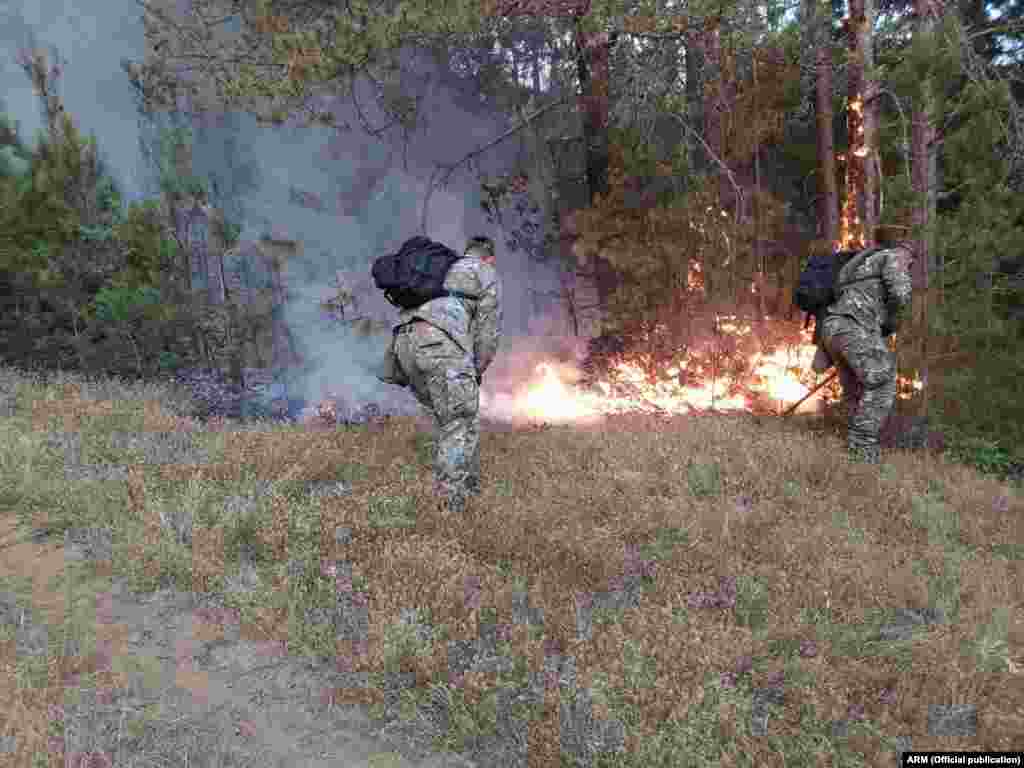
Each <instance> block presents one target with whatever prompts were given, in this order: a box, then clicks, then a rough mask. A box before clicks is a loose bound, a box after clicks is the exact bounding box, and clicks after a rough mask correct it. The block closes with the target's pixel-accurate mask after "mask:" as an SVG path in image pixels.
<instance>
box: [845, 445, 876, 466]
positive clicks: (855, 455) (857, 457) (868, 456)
mask: <svg viewBox="0 0 1024 768" xmlns="http://www.w3.org/2000/svg"><path fill="white" fill-rule="evenodd" d="M849 455H850V461H854V462H857V463H858V464H879V463H881V461H882V452H881V449H880V448H879V447H878V446H877V445H857V446H853V445H851V446H850V448H849Z"/></svg>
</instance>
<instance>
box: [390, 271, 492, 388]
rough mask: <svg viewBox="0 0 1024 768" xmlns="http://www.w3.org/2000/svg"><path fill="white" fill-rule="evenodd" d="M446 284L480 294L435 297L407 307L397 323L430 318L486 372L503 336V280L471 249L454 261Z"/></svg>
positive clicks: (450, 288)
mask: <svg viewBox="0 0 1024 768" xmlns="http://www.w3.org/2000/svg"><path fill="white" fill-rule="evenodd" d="M444 287H445V288H446V289H447V290H449V291H459V292H461V293H465V294H468V295H470V296H478V297H479V298H478V299H462V298H457V297H454V296H447V297H444V298H440V299H433V300H432V301H428V302H427V303H426V304H422V305H420V306H418V307H416V308H415V309H407V310H405V311H403V312H402V313H401V314H400V315H399V316H398V320H397V322H396V323H395V327H397V326H399V325H404V324H405V323H408V322H409V321H410V320H413V319H415V318H419V319H420V320H426V321H427V322H428V323H430V324H431V325H434V326H436V327H438V328H440V329H441V330H442V331H444V332H445V333H447V334H448V335H449V336H451V337H452V339H454V340H455V343H456V344H458V345H459V346H460V347H462V349H463V350H465V351H466V352H469V353H471V354H472V355H473V358H474V360H475V361H476V370H477V373H479V374H481V375H483V373H484V371H486V370H487V368H488V366H490V364H491V362H492V361H493V360H494V355H495V354H496V353H497V351H498V342H499V341H500V340H501V320H502V311H501V281H500V280H499V279H498V273H497V271H496V270H495V269H494V267H492V266H491V265H489V264H485V263H484V262H483V261H481V260H480V259H479V258H478V257H477V256H476V255H475V254H473V253H470V254H469V255H467V256H464V257H463V258H461V259H459V260H458V261H456V262H455V263H454V264H452V266H451V269H449V270H448V275H447V276H446V277H445V280H444Z"/></svg>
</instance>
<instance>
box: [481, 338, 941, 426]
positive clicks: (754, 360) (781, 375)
mask: <svg viewBox="0 0 1024 768" xmlns="http://www.w3.org/2000/svg"><path fill="white" fill-rule="evenodd" d="M720 328H721V330H722V331H723V332H724V333H725V334H727V335H732V336H734V337H742V336H744V335H746V334H749V333H750V330H751V329H750V327H749V325H745V324H743V323H740V322H723V323H721V325H720ZM816 351H817V348H816V346H815V345H814V344H813V343H812V341H811V334H810V332H809V331H802V332H801V338H800V343H798V344H796V345H793V346H789V347H785V348H782V349H777V350H775V351H773V352H771V353H768V354H762V353H758V354H755V355H753V356H751V357H749V358H748V360H747V362H748V364H749V368H748V370H749V371H750V373H749V375H748V376H747V377H746V378H745V380H744V381H743V382H742V386H740V387H736V386H731V384H734V382H730V381H729V380H727V379H726V378H724V377H722V376H717V377H716V376H714V375H711V376H709V375H708V374H709V373H712V372H711V371H708V370H706V369H705V368H704V367H701V366H696V370H695V373H696V376H695V377H694V378H697V377H699V378H700V379H701V383H699V384H693V383H689V382H688V381H687V379H686V377H685V375H681V373H682V372H683V367H681V366H678V365H676V366H670V367H667V368H665V369H664V371H663V372H662V373H660V374H659V375H658V376H656V377H654V380H653V381H652V380H651V377H650V376H649V374H648V372H647V371H646V370H645V368H644V366H643V365H642V364H641V363H640V362H635V361H625V362H620V363H618V364H617V365H615V366H613V367H612V368H611V370H610V371H609V373H608V375H607V376H606V377H605V378H603V379H601V380H599V381H597V382H596V384H595V385H594V386H592V387H589V388H586V389H584V388H581V387H579V386H577V385H576V383H575V382H574V380H573V378H574V377H573V376H572V375H571V374H572V372H571V370H570V369H569V368H568V367H566V366H562V365H559V364H557V363H554V362H545V363H541V364H539V365H537V366H536V367H535V368H534V370H533V375H532V376H531V377H530V379H529V380H528V381H527V382H525V383H524V384H523V385H522V387H521V388H520V389H519V391H518V392H516V393H515V394H512V395H508V394H492V393H489V392H487V391H486V390H485V391H483V392H481V411H482V413H483V414H484V415H486V416H488V417H491V418H494V419H496V420H505V421H528V422H546V423H579V422H587V421H592V420H595V419H600V418H601V417H603V416H606V415H610V414H614V413H627V412H638V411H646V412H655V413H661V414H665V415H683V414H688V413H692V412H694V411H705V410H718V411H751V412H753V411H757V410H760V411H765V410H770V411H774V412H781V411H782V410H784V409H785V408H787V407H789V406H791V405H792V404H794V403H796V402H798V401H799V400H801V399H802V398H803V397H805V396H806V395H808V393H809V392H810V391H811V389H812V388H813V387H814V386H815V385H816V384H817V383H818V382H820V381H821V380H822V378H823V376H819V377H815V376H814V374H813V373H811V362H812V360H813V359H814V355H815V352H816ZM922 387H923V385H922V383H921V381H920V380H919V379H917V378H913V379H908V378H905V377H900V379H899V392H900V394H899V397H901V398H904V399H905V398H909V397H911V396H912V395H913V393H914V392H916V391H920V390H921V389H922ZM737 388H738V389H740V390H741V391H740V392H739V393H736V389H737ZM730 389H732V394H730ZM623 390H628V391H629V392H630V393H631V394H629V395H623V394H621V392H622V391H623ZM834 393H835V390H834V389H832V390H831V391H830V388H828V387H823V388H822V389H820V390H818V391H817V392H815V393H814V394H813V395H812V396H811V397H809V398H807V400H806V401H805V402H804V403H802V404H801V405H800V407H799V409H798V410H799V411H800V412H806V411H811V410H815V409H817V408H819V407H820V406H821V404H822V403H823V402H824V401H825V400H826V399H827V398H829V397H831V396H832V395H833V394H834Z"/></svg>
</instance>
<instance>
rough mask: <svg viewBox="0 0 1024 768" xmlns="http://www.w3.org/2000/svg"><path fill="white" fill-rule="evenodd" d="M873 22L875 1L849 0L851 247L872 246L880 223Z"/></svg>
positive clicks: (844, 222) (845, 231) (845, 232)
mask: <svg viewBox="0 0 1024 768" xmlns="http://www.w3.org/2000/svg"><path fill="white" fill-rule="evenodd" d="M873 23H874V6H873V4H872V0H850V16H849V18H848V19H847V20H846V29H847V39H848V44H849V47H850V65H849V76H848V77H849V96H848V101H847V112H846V121H847V122H846V124H847V134H848V136H849V142H848V144H849V147H848V149H847V152H846V201H845V204H844V206H843V215H842V219H841V222H840V227H841V240H842V241H843V244H844V245H845V246H846V247H851V248H862V247H865V246H867V245H870V243H871V242H873V238H874V227H875V225H876V224H877V222H878V210H877V198H878V166H877V161H876V159H875V155H876V151H877V150H876V146H875V145H876V144H877V120H876V119H875V118H874V115H875V113H876V112H875V110H876V106H875V105H876V103H877V100H874V99H873V98H872V97H873V96H874V95H875V93H876V92H877V90H878V87H877V84H876V83H874V82H873V81H869V79H868V78H867V76H866V72H867V68H869V67H870V66H871V61H872V55H871V29H872V25H873Z"/></svg>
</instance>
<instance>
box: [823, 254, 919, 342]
mask: <svg viewBox="0 0 1024 768" xmlns="http://www.w3.org/2000/svg"><path fill="white" fill-rule="evenodd" d="M908 259H909V256H908V254H907V251H906V250H905V249H903V248H886V249H883V250H880V251H876V252H875V253H873V254H871V255H870V256H868V257H867V258H865V259H857V258H854V259H852V260H851V261H850V262H849V263H848V264H847V265H846V266H845V267H843V268H842V269H841V270H840V271H839V275H838V277H837V278H836V289H837V290H836V295H837V296H838V298H837V299H836V301H835V302H834V303H832V304H831V305H829V307H828V309H827V310H826V311H825V317H835V316H841V317H848V318H850V319H852V320H853V321H854V322H856V323H857V324H858V325H861V326H862V327H864V328H866V329H867V330H869V331H873V332H875V333H880V334H883V335H888V334H890V333H894V332H895V331H896V329H897V328H898V327H899V324H900V321H901V320H902V319H903V315H904V314H905V312H906V310H907V308H908V307H909V306H910V298H911V280H910V268H909V262H908ZM862 278H872V279H867V280H864V279H862ZM852 280H858V281H859V282H855V283H852V284H851V285H847V286H845V287H842V286H843V284H844V283H848V282H850V281H852Z"/></svg>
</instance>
